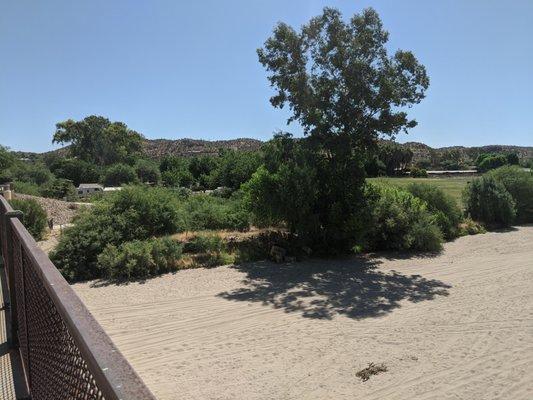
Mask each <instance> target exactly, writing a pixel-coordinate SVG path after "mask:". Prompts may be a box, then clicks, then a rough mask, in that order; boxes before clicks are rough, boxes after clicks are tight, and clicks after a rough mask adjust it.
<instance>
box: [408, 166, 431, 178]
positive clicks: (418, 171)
mask: <svg viewBox="0 0 533 400" xmlns="http://www.w3.org/2000/svg"><path fill="white" fill-rule="evenodd" d="M410 172H411V174H410V176H411V177H412V178H427V176H428V172H427V171H426V170H425V169H423V168H418V167H411V171H410Z"/></svg>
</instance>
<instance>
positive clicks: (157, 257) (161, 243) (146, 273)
mask: <svg viewBox="0 0 533 400" xmlns="http://www.w3.org/2000/svg"><path fill="white" fill-rule="evenodd" d="M181 252H182V245H181V244H179V243H176V242H174V241H173V240H172V239H170V238H168V237H167V238H160V239H147V240H134V241H131V242H125V243H122V244H120V245H119V246H115V245H111V244H110V245H107V246H106V247H105V249H104V250H103V251H102V253H101V254H100V255H99V256H98V265H99V268H100V269H101V271H102V275H103V276H105V277H107V278H110V279H134V278H147V277H150V276H155V275H159V274H163V273H166V272H171V271H175V270H176V269H177V267H178V265H177V261H178V260H179V259H180V257H181Z"/></svg>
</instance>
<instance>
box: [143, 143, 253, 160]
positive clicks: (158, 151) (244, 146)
mask: <svg viewBox="0 0 533 400" xmlns="http://www.w3.org/2000/svg"><path fill="white" fill-rule="evenodd" d="M262 144H263V142H261V141H260V140H257V139H232V140H214V141H209V140H196V139H177V140H169V139H155V140H145V141H144V151H145V153H146V154H147V155H148V156H149V157H152V158H162V157H164V156H166V155H175V156H184V157H191V156H199V155H216V154H217V153H218V151H219V149H231V150H237V151H254V150H258V149H259V148H260V147H261V145H262Z"/></svg>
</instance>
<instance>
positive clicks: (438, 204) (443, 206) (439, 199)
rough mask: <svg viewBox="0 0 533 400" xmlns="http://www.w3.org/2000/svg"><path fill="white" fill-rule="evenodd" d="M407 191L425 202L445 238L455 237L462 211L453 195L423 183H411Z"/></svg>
mask: <svg viewBox="0 0 533 400" xmlns="http://www.w3.org/2000/svg"><path fill="white" fill-rule="evenodd" d="M407 191H409V192H410V193H411V194H412V195H413V196H415V197H418V198H419V199H422V200H423V201H425V202H426V204H427V208H428V210H429V211H430V212H431V213H433V214H435V216H436V222H437V224H438V225H439V227H440V229H441V231H442V233H443V235H444V237H445V238H446V239H453V238H455V237H457V234H458V226H459V223H460V222H461V219H462V212H461V209H460V208H459V206H458V205H457V202H456V201H455V199H454V198H453V197H451V196H450V195H448V194H446V193H444V191H442V190H441V189H439V188H438V187H436V186H432V185H428V184H424V183H412V184H410V185H409V186H408V187H407Z"/></svg>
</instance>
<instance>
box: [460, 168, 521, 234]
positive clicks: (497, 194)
mask: <svg viewBox="0 0 533 400" xmlns="http://www.w3.org/2000/svg"><path fill="white" fill-rule="evenodd" d="M463 197H464V204H465V209H466V212H467V214H468V215H470V216H471V217H472V219H474V220H475V221H479V222H482V223H484V224H487V225H489V226H509V225H511V224H512V223H513V221H514V219H515V216H516V209H515V202H514V200H513V198H512V196H511V195H510V193H509V192H508V191H507V189H505V186H504V185H503V184H501V183H500V182H498V181H497V180H496V179H494V177H492V176H490V175H487V176H482V177H481V178H477V179H474V180H473V181H472V182H470V183H469V184H468V186H467V187H466V188H465V190H464V192H463Z"/></svg>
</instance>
